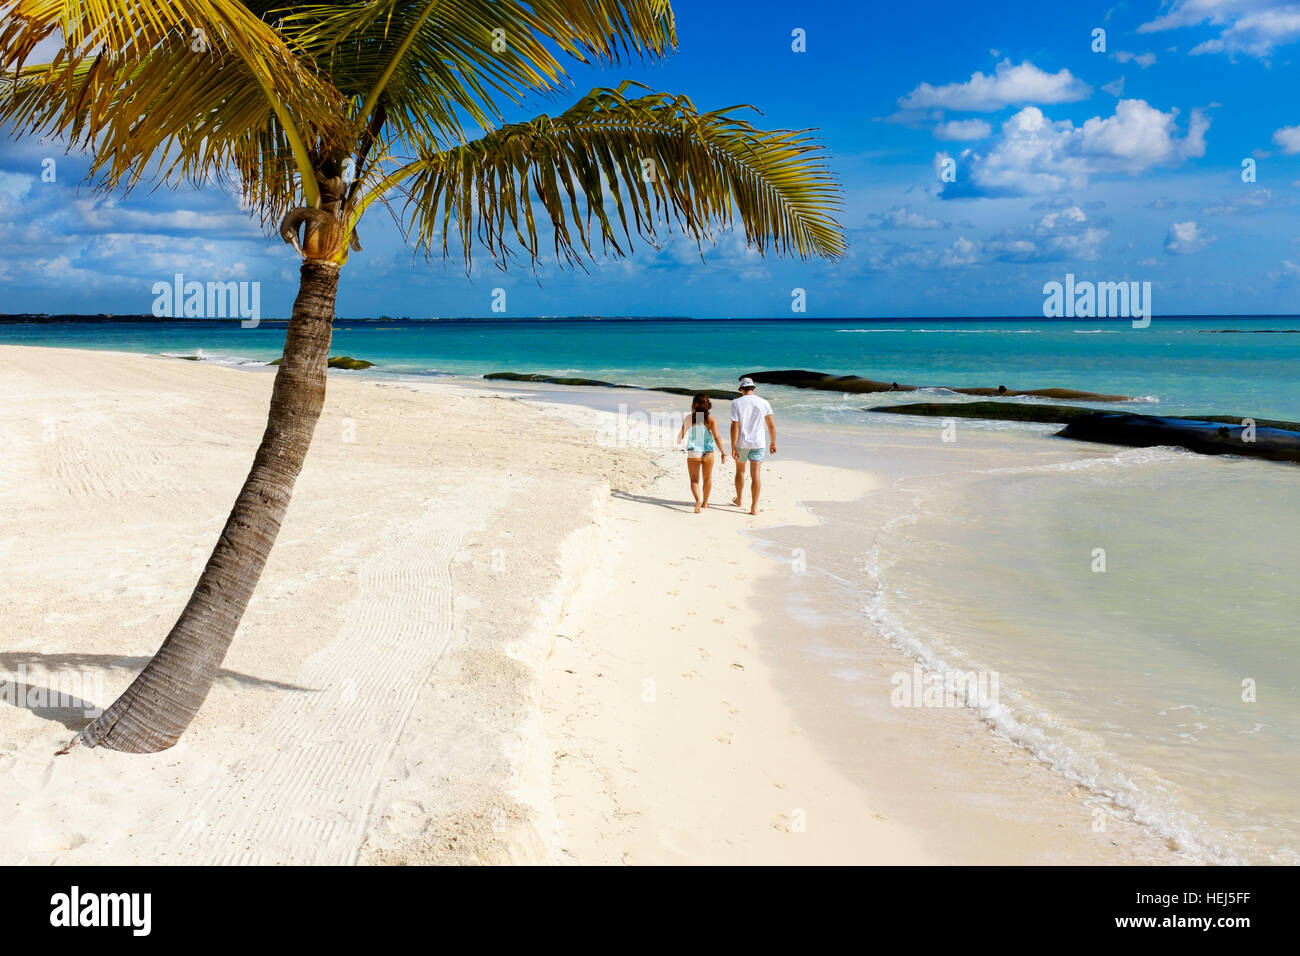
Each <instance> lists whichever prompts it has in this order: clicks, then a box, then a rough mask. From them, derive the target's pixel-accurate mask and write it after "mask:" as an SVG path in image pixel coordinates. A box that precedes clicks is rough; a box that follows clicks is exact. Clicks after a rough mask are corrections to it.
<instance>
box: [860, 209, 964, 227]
mask: <svg viewBox="0 0 1300 956" xmlns="http://www.w3.org/2000/svg"><path fill="white" fill-rule="evenodd" d="M867 223H868V227H869V228H873V229H946V228H948V223H946V222H943V221H942V220H939V219H934V218H932V217H930V216H927V215H925V213H920V212H915V211H914V210H911V209H908V208H907V207H906V206H896V207H894V208H893V209H891V210H889V212H886V213H872V214H871V215H869V216H868V217H867Z"/></svg>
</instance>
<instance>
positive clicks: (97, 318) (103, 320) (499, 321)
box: [0, 312, 1300, 333]
mask: <svg viewBox="0 0 1300 956" xmlns="http://www.w3.org/2000/svg"><path fill="white" fill-rule="evenodd" d="M1156 318H1157V319H1165V320H1177V321H1180V322H1259V321H1264V320H1268V319H1279V320H1290V321H1297V322H1300V313H1285V312H1279V313H1268V314H1259V315H1162V316H1157V317H1156ZM238 321H240V319H239V318H238V317H235V318H228V319H198V318H169V317H162V318H160V317H158V316H155V315H149V314H142V315H117V314H114V313H97V314H93V315H92V314H89V313H76V312H69V313H46V312H16V313H8V314H3V315H0V325H47V324H48V325H81V324H85V325H93V324H150V325H167V324H172V323H183V324H189V325H200V326H204V325H214V324H221V323H229V322H238ZM1130 321H1131V320H1129V319H1126V318H1088V319H1065V318H1061V319H1049V318H1044V317H1043V316H1041V315H1031V316H1016V315H1010V316H1008V315H986V316H960V315H958V316H944V315H931V316H880V317H864V316H847V317H845V316H829V317H817V316H809V317H797V318H787V317H785V316H768V317H748V316H689V315H620V316H605V315H529V316H509V317H507V316H447V317H431V318H419V319H412V318H408V317H405V316H403V317H400V318H395V317H393V316H378V317H366V318H355V317H348V316H336V317H335V319H334V322H335V324H336V325H337V324H338V323H364V324H366V325H390V324H392V325H403V326H417V325H448V324H482V325H514V324H519V323H525V322H528V323H539V322H557V323H558V322H787V323H788V322H799V323H809V324H813V323H839V324H843V323H846V322H864V323H869V324H878V323H881V322H922V323H925V322H1034V323H1043V324H1059V325H1077V324H1079V323H1084V324H1092V323H1094V322H1108V323H1114V324H1120V325H1125V324H1128V323H1129V322H1130ZM288 322H289V319H288V318H287V317H281V318H264V319H262V320H261V323H262V324H263V325H286V324H288ZM1225 331H1239V330H1236V329H1230V330H1225ZM1251 331H1253V332H1272V333H1286V332H1290V333H1300V328H1297V329H1252V330H1251Z"/></svg>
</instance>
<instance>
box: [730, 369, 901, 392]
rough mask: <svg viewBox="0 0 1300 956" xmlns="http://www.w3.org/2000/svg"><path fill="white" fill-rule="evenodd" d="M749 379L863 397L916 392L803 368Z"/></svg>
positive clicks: (755, 373)
mask: <svg viewBox="0 0 1300 956" xmlns="http://www.w3.org/2000/svg"><path fill="white" fill-rule="evenodd" d="M747 377H749V378H752V379H753V380H754V381H755V382H760V383H762V384H765V385H789V386H791V387H792V388H814V389H818V390H819V391H823V392H848V393H850V394H853V395H862V394H866V393H868V392H914V391H916V386H915V385H899V384H898V383H897V382H876V381H873V380H872V379H869V378H859V377H858V376H856V375H827V374H826V373H825V372H810V371H808V370H807V369H802V368H790V369H784V370H782V371H776V372H749V373H747Z"/></svg>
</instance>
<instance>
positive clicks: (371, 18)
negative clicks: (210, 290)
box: [0, 0, 844, 753]
mask: <svg viewBox="0 0 1300 956" xmlns="http://www.w3.org/2000/svg"><path fill="white" fill-rule="evenodd" d="M0 6H7V7H8V8H9V9H8V15H7V17H6V20H5V22H4V24H3V27H0V67H3V70H4V72H5V75H6V80H5V82H6V85H7V87H8V88H7V89H5V90H4V91H2V92H0V122H3V123H6V124H8V125H11V126H12V127H13V129H14V131H15V135H42V136H54V137H59V138H61V139H62V140H64V141H66V142H67V143H68V144H69V148H73V147H77V148H81V149H85V150H88V151H90V152H92V154H93V159H92V162H91V171H90V178H91V181H92V182H93V183H94V184H95V186H96V187H98V188H101V189H122V190H129V189H130V188H131V187H133V186H134V185H136V184H137V183H139V182H141V181H145V182H156V183H163V184H168V185H176V184H180V183H192V184H200V185H201V184H207V183H216V184H218V185H222V184H233V185H234V186H236V187H237V188H238V189H239V190H240V191H241V193H242V197H243V199H244V201H245V202H246V203H247V204H248V206H249V208H251V209H253V210H255V211H256V212H257V214H259V215H260V217H261V221H262V223H263V225H264V226H269V227H274V226H275V225H276V224H278V225H279V233H280V235H281V236H282V237H283V238H284V240H285V241H286V242H289V243H291V244H292V245H293V246H294V247H295V249H297V250H298V252H299V254H300V255H301V257H302V267H301V282H300V285H299V290H298V296H297V298H296V300H295V301H294V306H293V314H292V317H291V319H290V321H289V326H288V330H287V332H286V335H285V344H284V356H283V360H282V361H281V364H280V367H279V370H278V372H277V374H276V377H275V383H274V386H273V389H272V394H271V406H270V411H269V413H268V416H267V425H266V432H265V433H264V435H263V436H262V443H261V446H260V447H259V448H258V450H257V453H256V456H255V457H254V460H253V465H252V469H251V470H250V472H249V474H248V478H247V480H246V481H245V482H244V486H243V488H242V490H241V491H240V493H239V497H238V498H237V499H236V500H235V505H234V508H233V509H232V510H231V512H230V517H229V518H228V519H227V521H226V525H225V528H224V530H223V531H222V532H221V536H220V538H219V539H218V541H217V544H216V547H215V548H214V549H213V552H212V556H211V558H209V560H208V563H207V565H206V567H205V568H204V570H203V573H202V574H201V575H200V577H199V580H198V583H197V585H196V586H195V588H194V592H193V594H192V595H191V596H190V599H189V602H188V603H187V604H186V605H185V608H184V610H183V611H182V612H181V615H180V618H179V619H178V620H177V621H176V624H175V625H174V626H173V628H172V630H171V632H170V633H169V634H168V635H167V637H166V639H165V640H164V641H163V644H162V646H161V647H160V648H159V650H158V652H157V654H156V655H155V656H154V657H153V659H152V660H151V661H150V662H149V663H148V665H147V666H146V667H145V668H144V670H143V671H142V672H141V673H140V674H139V676H138V677H137V678H136V679H135V681H134V682H133V683H132V684H131V686H130V687H129V688H128V689H127V690H126V691H125V693H123V694H122V696H121V697H119V698H118V699H117V701H116V702H114V703H113V704H112V705H111V706H109V707H108V708H107V709H106V710H105V711H104V712H103V714H102V715H101V716H100V717H99V718H98V719H97V720H95V721H94V722H93V723H91V724H89V725H88V726H87V727H85V728H84V729H83V730H82V731H81V732H80V733H79V734H78V735H77V737H76V738H75V739H74V740H73V741H72V743H70V744H69V745H68V746H69V747H71V746H74V745H76V744H81V745H83V746H87V747H96V746H102V747H108V748H111V749H114V750H120V751H127V752H131V753H152V752H156V751H159V750H164V749H166V748H168V747H170V746H172V745H173V744H175V743H176V741H177V740H178V739H179V738H180V736H181V734H182V733H184V731H185V729H186V727H188V726H189V724H190V721H191V720H192V719H193V718H194V715H195V714H196V713H197V712H198V710H199V708H200V707H201V706H202V704H203V701H204V699H205V698H206V696H207V694H208V691H209V690H210V688H211V686H212V683H213V681H214V680H215V678H216V676H217V672H218V670H219V668H220V666H221V662H222V660H223V659H224V657H225V655H226V651H227V649H228V648H229V646H230V643H231V641H232V640H233V638H234V634H235V631H236V629H237V628H238V626H239V621H240V618H241V617H242V616H243V614H244V610H245V608H246V607H247V605H248V601H249V599H250V598H251V596H252V594H253V589H254V587H255V586H256V585H257V581H258V578H259V577H260V576H261V573H262V569H263V567H264V566H265V565H266V561H267V557H268V555H269V553H270V551H271V547H272V545H273V544H274V542H275V538H276V534H277V532H278V531H279V529H280V525H281V522H282V521H283V519H284V515H285V512H286V509H287V508H288V506H289V498H290V495H291V493H292V490H293V485H294V481H295V480H296V478H297V476H298V473H299V470H300V469H301V467H302V463H303V459H304V457H305V456H306V454H307V449H308V447H309V445H310V443H311V438H312V432H313V431H314V429H315V426H316V421H317V419H318V417H319V416H320V413H321V407H322V404H323V403H324V399H325V375H326V361H327V358H328V355H329V345H330V334H331V323H332V320H333V317H334V298H335V292H336V290H337V288H338V282H339V273H340V271H341V269H342V268H343V266H345V265H346V264H347V262H348V260H349V252H357V251H359V250H360V248H361V246H360V243H359V242H358V240H357V223H358V221H359V220H360V219H361V217H362V215H363V214H364V213H365V212H366V210H367V209H368V208H369V207H370V206H371V205H372V204H373V203H374V202H375V201H377V200H378V201H381V202H383V203H385V204H389V205H390V208H393V205H395V204H393V203H390V200H394V199H395V200H397V201H398V203H397V204H399V205H400V209H397V210H395V212H396V214H397V216H398V218H399V221H400V223H401V225H402V226H403V228H404V229H405V234H406V237H407V239H408V241H410V242H412V243H413V244H414V245H415V247H416V248H417V249H419V250H421V251H423V252H424V253H425V254H426V255H434V254H437V253H441V255H443V256H447V255H449V254H450V253H451V252H452V251H453V250H452V249H451V248H449V234H450V232H451V231H452V229H453V228H454V229H455V231H456V232H457V234H458V235H459V238H460V241H459V243H458V246H459V248H458V249H457V250H455V251H456V252H457V253H459V254H460V255H463V257H464V259H465V263H466V268H467V270H468V268H469V265H470V261H471V256H472V254H473V253H474V252H475V251H477V250H486V252H487V253H488V254H489V255H490V256H491V257H492V258H493V260H494V261H496V262H497V264H498V265H499V266H501V267H502V268H504V267H505V266H506V265H507V264H508V263H509V262H511V261H513V260H515V259H517V258H519V252H520V251H522V252H523V254H524V255H525V256H526V257H527V258H528V260H529V261H530V262H531V263H532V264H534V265H535V264H536V263H537V262H538V260H539V257H541V256H543V254H544V253H543V251H542V247H541V241H542V239H543V238H545V236H544V234H545V231H546V230H547V229H549V230H550V232H551V233H552V235H553V241H554V254H555V259H556V260H557V261H562V262H564V263H568V264H572V263H579V264H580V263H582V262H583V261H585V260H587V259H591V258H594V257H595V256H597V255H601V254H613V255H619V256H622V255H626V254H627V253H629V252H630V251H631V249H632V244H633V241H632V237H633V234H636V235H637V236H638V237H639V238H641V239H642V240H644V241H647V242H650V243H652V244H653V243H654V242H656V240H657V230H666V231H667V232H669V233H672V232H674V231H677V230H680V232H681V233H683V234H684V235H686V236H687V237H690V238H692V239H694V240H695V241H696V242H697V243H701V242H702V241H703V240H705V239H707V238H710V237H712V236H713V235H714V230H718V229H726V228H729V227H731V226H732V225H733V223H734V221H735V220H736V219H738V220H739V225H740V227H741V228H743V229H744V233H745V236H746V239H747V241H748V242H749V243H750V244H751V245H752V246H753V247H755V248H756V249H757V250H758V251H759V252H761V253H766V252H767V251H769V250H770V251H773V252H775V253H778V254H794V255H797V256H799V257H801V258H807V257H810V256H828V257H833V256H836V255H839V254H840V253H841V252H842V251H843V249H844V241H843V238H842V233H841V231H840V227H839V225H838V223H837V222H836V221H835V219H834V218H833V216H834V211H835V209H836V207H837V206H838V204H839V200H838V198H837V197H838V193H837V190H836V185H835V182H834V180H833V179H832V177H831V175H830V173H829V171H828V169H827V167H826V166H825V164H824V161H823V156H822V153H821V150H820V148H819V147H818V146H817V145H816V144H814V143H813V142H812V140H811V139H810V138H809V136H808V135H807V131H799V132H795V131H787V130H778V131H774V132H765V131H762V130H759V129H756V128H755V127H754V126H752V125H751V124H750V123H749V122H748V121H747V120H745V119H744V118H742V117H740V116H738V115H737V113H738V112H739V110H740V109H741V108H740V107H733V108H730V109H727V110H721V111H716V112H700V111H698V110H697V109H696V108H695V106H694V104H692V102H691V101H690V100H689V99H687V98H686V97H684V96H669V95H665V94H661V93H650V92H649V91H648V90H646V89H645V88H644V87H634V86H632V85H630V84H627V83H625V84H623V85H622V86H620V87H618V88H617V89H596V90H593V91H592V92H591V93H589V94H588V95H586V96H585V97H582V98H581V99H579V100H578V101H577V102H576V103H575V104H574V105H573V106H571V107H570V108H569V109H567V110H564V111H563V112H558V113H556V114H554V115H543V116H539V117H537V118H536V119H534V120H532V121H530V122H524V123H509V124H506V123H505V113H504V112H503V110H505V109H513V108H517V107H518V106H520V105H522V104H524V103H525V101H526V99H527V98H528V97H530V96H531V97H537V96H540V97H545V98H548V99H554V98H555V97H557V96H558V95H559V94H561V93H563V92H565V91H567V90H569V89H571V86H570V83H571V81H570V80H569V78H568V76H567V74H566V73H565V70H564V67H563V66H562V65H561V62H560V59H561V58H563V57H571V58H573V59H575V60H577V61H580V62H584V63H591V62H603V63H611V64H613V63H618V62H621V61H623V60H625V59H629V58H634V59H640V60H643V61H645V60H656V59H658V58H660V57H663V56H666V55H667V54H669V53H671V52H672V50H673V48H674V47H675V45H676V29H675V25H674V19H673V13H672V10H671V8H670V6H669V4H668V2H667V0H364V2H363V0H333V2H301V3H291V4H288V5H285V0H280V2H279V3H275V2H263V0H244V2H239V0H7V2H0ZM42 41H44V44H43V45H42V46H41V47H40V51H44V50H46V49H49V48H51V47H52V46H53V45H55V44H57V45H58V49H57V52H55V53H54V54H53V56H52V58H51V59H50V60H49V62H47V63H41V64H37V65H33V64H30V63H29V62H28V61H29V60H30V59H31V57H32V55H33V54H34V53H35V52H37V49H38V48H37V45H38V44H41V43H42ZM402 199H404V200H405V201H404V202H401V200H402ZM615 216H617V220H618V222H617V225H615V223H614V222H613V221H612V220H613V217H615ZM538 219H541V220H542V223H541V226H542V228H540V229H539V223H538ZM597 240H599V248H598V249H597V248H594V247H595V246H596V242H597ZM66 749H67V748H65V750H66Z"/></svg>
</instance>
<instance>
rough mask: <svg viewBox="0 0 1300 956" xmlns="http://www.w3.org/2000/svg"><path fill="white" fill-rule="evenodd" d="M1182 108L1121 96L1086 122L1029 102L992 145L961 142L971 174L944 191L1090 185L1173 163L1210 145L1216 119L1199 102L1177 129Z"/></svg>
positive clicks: (1010, 191)
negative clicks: (1057, 117)
mask: <svg viewBox="0 0 1300 956" xmlns="http://www.w3.org/2000/svg"><path fill="white" fill-rule="evenodd" d="M1177 116H1178V111H1177V110H1170V111H1169V112H1168V113H1165V112H1161V111H1160V110H1158V109H1156V108H1154V107H1152V106H1150V105H1148V104H1147V103H1146V102H1145V101H1144V100H1120V101H1119V102H1118V103H1117V104H1116V106H1115V113H1114V115H1112V116H1108V117H1104V118H1103V117H1100V116H1094V117H1092V118H1091V119H1089V120H1086V121H1085V122H1084V123H1083V125H1082V126H1075V125H1074V124H1073V123H1072V122H1071V121H1069V120H1063V121H1061V122H1053V121H1051V120H1050V119H1048V118H1047V117H1046V116H1044V115H1043V112H1042V110H1040V109H1038V108H1037V107H1035V106H1028V107H1026V108H1024V109H1023V110H1021V111H1020V112H1018V113H1016V114H1015V115H1014V116H1012V117H1011V118H1010V119H1008V120H1007V121H1006V123H1004V124H1003V126H1002V130H1001V134H1000V136H999V137H998V139H997V140H996V141H995V142H994V144H993V148H992V149H990V150H989V151H988V152H987V153H977V152H975V151H974V150H971V149H967V150H963V151H962V154H961V156H960V158H959V163H958V165H959V168H962V169H967V170H969V171H970V172H969V182H967V183H961V182H959V183H958V184H956V185H955V187H953V188H951V189H945V191H944V194H945V195H953V196H960V195H972V194H975V195H978V194H992V195H1018V196H1024V195H1035V194H1041V193H1052V192H1058V191H1060V190H1061V189H1064V188H1066V187H1067V186H1077V187H1082V186H1085V185H1086V184H1087V182H1088V180H1089V178H1090V177H1092V176H1095V175H1099V174H1106V173H1130V174H1136V173H1140V172H1143V171H1145V170H1147V169H1150V168H1152V167H1153V166H1160V165H1166V166H1172V165H1177V164H1179V163H1182V162H1183V161H1184V160H1186V159H1188V158H1191V157H1196V156H1201V155H1203V154H1204V152H1205V132H1206V130H1207V129H1208V128H1209V125H1210V121H1209V118H1208V117H1207V116H1206V115H1205V113H1204V112H1203V111H1201V110H1199V109H1196V110H1193V111H1192V113H1191V116H1190V118H1189V120H1188V123H1187V130H1186V132H1185V133H1184V134H1183V135H1182V136H1179V135H1178V129H1177V123H1176V120H1177Z"/></svg>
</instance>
